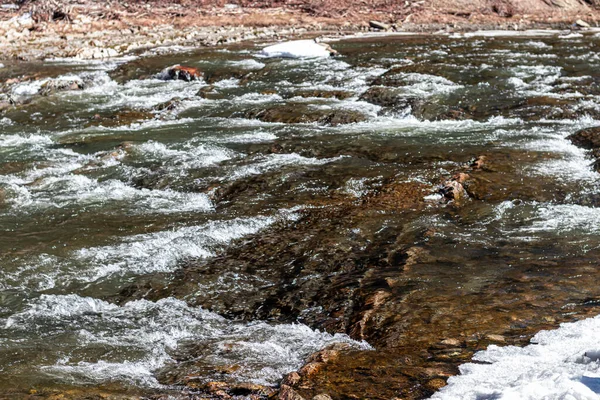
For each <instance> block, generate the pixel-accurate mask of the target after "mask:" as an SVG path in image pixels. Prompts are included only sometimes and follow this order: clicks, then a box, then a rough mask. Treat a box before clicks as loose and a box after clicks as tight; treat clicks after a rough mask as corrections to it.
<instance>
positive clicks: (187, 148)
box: [133, 140, 238, 169]
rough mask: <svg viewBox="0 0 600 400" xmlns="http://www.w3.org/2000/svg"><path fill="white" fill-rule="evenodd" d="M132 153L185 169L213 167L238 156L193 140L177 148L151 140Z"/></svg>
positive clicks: (137, 146) (137, 147)
mask: <svg viewBox="0 0 600 400" xmlns="http://www.w3.org/2000/svg"><path fill="white" fill-rule="evenodd" d="M133 151H134V152H136V153H140V154H141V155H143V156H144V160H154V161H162V162H163V163H164V165H167V166H170V167H175V168H185V169H191V168H202V167H206V166H210V165H215V164H218V163H220V162H222V161H225V160H229V159H231V158H233V157H236V156H237V155H238V154H237V153H236V152H234V151H232V150H229V149H225V148H222V147H217V146H214V145H207V144H203V143H195V141H194V140H191V141H189V142H186V143H184V144H183V145H179V146H178V148H173V146H167V145H165V144H163V143H159V142H155V141H152V140H151V141H148V142H145V143H143V144H140V145H136V146H134V150H133Z"/></svg>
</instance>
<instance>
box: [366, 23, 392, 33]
mask: <svg viewBox="0 0 600 400" xmlns="http://www.w3.org/2000/svg"><path fill="white" fill-rule="evenodd" d="M369 26H370V27H371V28H373V29H377V30H381V31H387V30H389V29H390V26H389V25H388V24H384V23H383V22H379V21H369Z"/></svg>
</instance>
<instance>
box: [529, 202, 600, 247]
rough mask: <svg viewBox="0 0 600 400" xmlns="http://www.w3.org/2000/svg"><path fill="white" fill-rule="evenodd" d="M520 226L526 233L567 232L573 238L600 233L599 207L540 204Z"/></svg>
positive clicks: (556, 233) (560, 233) (558, 234)
mask: <svg viewBox="0 0 600 400" xmlns="http://www.w3.org/2000/svg"><path fill="white" fill-rule="evenodd" d="M524 222H525V224H524V226H523V227H521V228H520V231H521V232H525V233H528V234H535V233H552V234H555V235H557V236H560V235H564V234H569V235H571V237H573V239H575V238H576V237H580V236H593V235H597V234H598V233H600V209H598V208H594V207H587V206H581V205H577V204H553V205H550V204H549V205H540V206H538V207H537V208H536V211H535V213H534V214H533V216H532V217H531V218H530V219H529V221H524Z"/></svg>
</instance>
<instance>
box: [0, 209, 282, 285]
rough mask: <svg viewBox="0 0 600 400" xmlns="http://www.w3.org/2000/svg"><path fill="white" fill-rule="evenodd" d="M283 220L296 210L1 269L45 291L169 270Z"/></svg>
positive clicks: (13, 280)
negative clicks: (182, 261)
mask: <svg viewBox="0 0 600 400" xmlns="http://www.w3.org/2000/svg"><path fill="white" fill-rule="evenodd" d="M281 218H285V219H290V218H294V214H293V213H290V212H284V211H282V213H281V214H279V215H276V216H272V217H270V216H258V217H250V218H235V219H232V220H222V221H211V222H208V223H206V224H203V225H197V226H186V227H180V228H175V229H173V230H169V231H159V232H155V233H148V234H139V235H133V236H128V237H124V238H120V239H116V243H115V244H111V245H106V246H98V247H89V248H82V249H78V250H74V251H72V252H70V253H69V254H68V255H67V256H65V257H58V256H52V255H48V254H41V255H39V256H36V257H33V258H32V259H25V260H23V261H22V262H21V264H22V265H21V266H20V267H18V268H17V270H16V271H15V272H9V271H4V270H3V271H0V278H2V279H0V282H4V285H3V286H4V287H5V288H21V289H33V290H46V289H51V288H55V287H62V286H68V285H70V284H73V283H79V284H86V283H90V282H96V281H98V280H103V279H108V278H111V277H116V276H125V275H128V276H131V275H142V274H149V273H155V272H169V271H173V270H174V269H175V268H177V265H178V262H179V261H181V260H183V259H187V258H194V259H198V258H205V257H211V256H213V255H214V254H215V253H214V252H215V251H216V250H217V249H219V248H221V247H223V246H226V245H227V244H229V243H230V242H231V241H233V240H236V239H239V238H241V237H243V236H246V235H250V234H253V233H256V232H258V231H260V230H262V229H265V228H266V227H268V226H270V225H271V224H273V223H274V222H275V221H277V220H278V219H281Z"/></svg>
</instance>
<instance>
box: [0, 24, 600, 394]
mask: <svg viewBox="0 0 600 400" xmlns="http://www.w3.org/2000/svg"><path fill="white" fill-rule="evenodd" d="M264 45H265V44H264V43H252V44H241V45H234V46H229V47H226V48H213V49H190V50H189V51H188V52H182V53H177V54H170V55H161V54H160V52H149V53H148V54H144V55H142V56H139V57H131V58H127V59H116V60H110V61H103V62H98V61H95V62H73V61H68V60H53V61H46V62H44V63H35V62H31V63H26V62H13V61H3V63H4V64H5V67H4V68H2V69H0V79H2V80H4V81H5V80H6V79H9V78H13V77H16V76H23V75H27V76H29V77H30V78H29V79H25V80H21V82H19V83H15V84H13V85H11V86H6V85H5V86H4V89H5V92H6V93H8V94H10V96H11V97H12V98H13V99H14V100H15V101H17V102H18V103H19V104H18V105H17V106H14V107H10V108H7V109H5V110H4V111H2V114H1V115H0V392H1V393H6V398H21V397H25V396H27V395H33V394H35V395H39V396H42V397H43V396H46V397H48V396H55V395H57V393H60V394H62V395H65V393H66V395H68V396H75V397H76V396H79V395H81V396H85V395H86V394H85V393H88V392H90V391H91V392H93V391H94V390H102V391H105V392H106V393H112V394H113V395H114V396H117V395H119V396H120V395H123V396H125V395H131V396H138V395H140V394H144V395H153V396H162V395H164V396H174V398H177V396H183V398H188V397H189V396H192V395H196V394H198V393H207V392H206V390H208V389H206V386H202V385H205V384H206V383H207V382H214V381H218V382H225V384H224V385H229V387H234V386H235V385H236V384H237V385H239V384H240V383H244V384H245V385H246V386H243V387H242V389H243V390H242V389H240V388H239V387H238V389H236V390H237V391H236V390H233V389H231V390H230V391H229V392H228V395H231V396H234V397H236V396H237V397H240V398H242V397H243V398H247V397H248V396H250V395H251V396H255V397H253V398H263V397H266V396H267V395H268V388H272V387H277V386H278V385H279V384H280V382H281V379H282V378H283V377H284V376H285V375H286V374H288V373H290V372H292V371H295V370H298V369H299V368H301V367H302V366H303V365H304V363H305V362H306V359H307V357H308V356H310V355H311V354H312V353H315V352H317V351H319V350H321V349H323V348H326V347H327V346H331V345H334V344H336V343H338V344H339V343H343V344H345V345H344V346H342V347H340V346H339V345H337V346H338V347H340V348H343V349H344V350H343V351H341V353H340V354H339V355H337V356H336V358H335V359H334V360H332V361H331V362H328V363H324V364H323V363H321V364H318V366H319V368H316V369H315V371H314V373H312V372H311V373H306V374H304V375H303V374H300V378H301V382H300V383H299V384H298V385H299V386H298V389H297V390H298V391H299V392H300V393H302V394H303V395H304V396H305V397H307V398H310V396H313V395H316V394H318V393H322V392H325V393H328V394H329V395H330V396H332V397H333V398H335V399H337V398H381V399H386V398H387V399H390V398H394V397H398V398H425V397H428V396H430V395H432V394H433V393H434V392H435V391H436V390H437V389H438V388H439V387H441V386H443V384H444V381H445V380H446V379H447V378H448V376H451V375H454V374H456V373H458V369H457V366H458V365H459V364H461V363H464V362H467V361H469V360H470V358H471V357H472V355H473V353H474V352H475V351H477V350H481V349H485V348H486V347H487V346H488V345H489V344H494V343H495V344H500V345H506V344H521V345H523V344H526V343H527V341H528V340H529V339H530V338H531V336H532V335H533V334H535V333H536V332H538V331H539V330H541V329H551V328H556V327H557V326H558V323H559V322H563V321H572V320H578V319H583V318H585V317H591V316H593V315H595V314H597V313H598V311H599V310H598V309H597V305H598V301H600V287H598V285H597V280H598V271H597V265H598V260H599V259H600V253H599V250H598V248H599V246H600V211H598V210H599V209H598V208H597V207H598V205H599V204H600V197H599V195H598V194H599V191H598V189H599V183H600V179H599V177H600V176H599V175H598V173H597V172H596V171H595V170H594V167H593V165H592V164H593V160H592V159H591V158H590V155H589V154H588V153H587V152H586V150H583V149H581V148H578V147H576V146H575V145H573V144H572V143H571V142H570V141H569V140H568V139H567V136H568V135H570V134H573V133H574V132H576V131H578V130H581V129H584V128H588V127H593V126H595V125H596V124H598V119H599V118H600V74H599V73H598V71H599V70H600V69H599V68H600V57H599V56H598V49H599V45H600V37H596V36H594V35H593V34H586V35H579V34H575V35H562V34H561V33H558V32H554V33H553V32H551V33H544V32H538V33H527V34H522V35H518V36H516V35H513V36H501V35H500V36H494V35H490V34H486V35H455V36H447V35H440V36H435V35H434V36H431V35H415V36H410V35H406V36H392V37H367V38H346V39H342V40H339V41H334V42H331V45H332V47H333V48H334V49H336V50H337V51H338V52H339V53H340V55H339V56H336V57H332V58H325V59H310V60H307V59H267V58H261V57H260V56H259V54H258V51H259V50H260V48H261V47H262V46H264ZM173 64H182V65H189V66H193V67H197V68H199V69H200V70H202V71H203V72H204V74H205V79H204V80H201V81H192V82H185V81H181V80H175V81H173V80H170V81H169V80H161V79H159V78H160V77H161V76H160V74H159V73H160V71H161V70H163V69H164V68H166V67H169V66H170V65H173ZM57 82H58V83H59V84H57ZM60 82H69V85H71V86H69V85H67V86H69V88H70V89H74V88H73V87H72V82H75V83H77V84H79V87H77V90H60V89H61V88H62V89H64V87H65V85H62V86H61V85H60ZM52 85H54V86H52ZM457 174H463V175H462V177H460V176H459V177H458V178H457ZM459 181H460V182H461V185H462V186H461V185H459V186H458V188H459V189H461V190H460V193H458V194H456V193H455V196H454V198H453V199H452V195H451V194H449V193H448V188H447V187H448V184H449V182H450V183H452V182H459ZM450 186H451V185H450ZM444 187H446V189H444ZM455 187H456V186H455ZM463 187H464V189H465V190H464V191H463V190H462V188H463ZM459 194H460V196H459ZM325 361H327V360H325ZM250 383H251V384H253V385H257V386H256V387H255V386H248V385H249V384H250ZM223 387H225V386H223ZM81 393H83V394H81ZM215 393H216V392H214V390H213V394H211V395H210V396H216V397H218V396H224V395H223V394H222V393H221V394H219V393H217V394H215ZM248 393H252V394H248ZM207 396H208V395H207ZM261 396H262V397H261ZM0 397H2V396H0ZM36 398H37V397H36ZM81 398H84V397H81ZM85 398H87V397H85ZM165 398H166V397H165ZM248 398H249V397H248ZM457 398H460V396H459V397H457ZM464 398H468V397H464ZM487 398H499V397H487Z"/></svg>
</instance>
